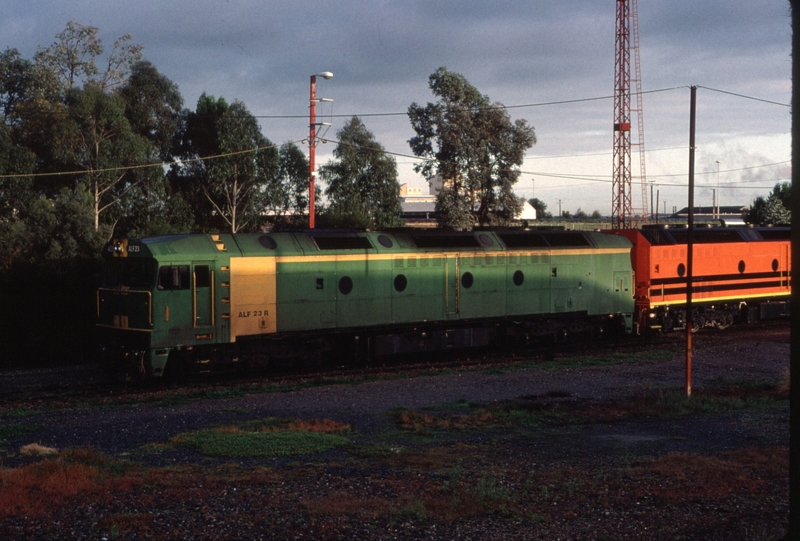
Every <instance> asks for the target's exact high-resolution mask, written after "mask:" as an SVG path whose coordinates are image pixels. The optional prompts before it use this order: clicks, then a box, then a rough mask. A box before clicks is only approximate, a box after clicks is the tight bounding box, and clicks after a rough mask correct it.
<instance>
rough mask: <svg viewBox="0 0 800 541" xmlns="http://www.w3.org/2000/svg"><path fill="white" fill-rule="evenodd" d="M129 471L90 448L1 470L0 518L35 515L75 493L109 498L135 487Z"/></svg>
mask: <svg viewBox="0 0 800 541" xmlns="http://www.w3.org/2000/svg"><path fill="white" fill-rule="evenodd" d="M130 469H131V466H130V465H128V464H120V463H118V462H117V461H113V460H110V459H108V458H106V457H104V456H102V455H98V454H96V453H95V452H94V451H93V450H91V449H66V450H64V451H62V452H61V453H59V454H58V456H57V457H55V458H48V459H45V460H43V461H42V462H37V463H34V464H29V465H27V466H23V467H20V468H13V469H2V470H0V489H2V490H0V516H26V515H35V516H38V515H41V514H43V513H44V512H46V511H47V510H48V509H49V508H52V507H54V506H57V505H60V504H61V503H63V502H64V501H66V500H67V499H68V498H70V497H73V496H76V495H78V494H91V495H92V496H94V497H95V498H98V499H102V498H104V497H110V495H111V494H114V493H116V492H119V491H121V490H126V489H129V488H130V487H131V486H134V485H136V484H138V481H137V480H136V479H134V478H133V477H130V476H129V475H127V473H128V472H129V471H130Z"/></svg>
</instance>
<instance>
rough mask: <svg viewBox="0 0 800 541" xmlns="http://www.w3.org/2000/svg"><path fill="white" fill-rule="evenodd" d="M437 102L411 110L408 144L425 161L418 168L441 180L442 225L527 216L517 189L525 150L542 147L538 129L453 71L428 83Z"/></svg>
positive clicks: (440, 71) (457, 226)
mask: <svg viewBox="0 0 800 541" xmlns="http://www.w3.org/2000/svg"><path fill="white" fill-rule="evenodd" d="M428 84H429V87H430V89H431V91H432V92H433V94H434V96H436V97H437V98H439V99H438V101H437V102H436V103H428V104H427V105H426V106H425V107H422V106H420V105H418V104H416V103H412V104H411V106H410V107H409V108H408V116H409V119H410V121H411V126H412V127H413V128H414V131H415V132H416V134H417V135H416V136H414V137H412V138H411V139H410V140H409V141H408V142H409V145H410V146H411V149H412V151H413V152H414V154H415V155H416V156H420V157H421V158H423V162H422V163H421V164H419V165H417V166H415V170H416V171H417V172H419V173H422V174H423V175H424V176H425V178H427V179H428V180H429V181H430V180H432V179H433V178H434V177H436V176H438V177H439V178H440V179H441V180H442V189H441V191H440V192H439V195H438V196H437V201H436V211H437V219H438V221H439V224H440V225H442V226H445V227H452V228H455V229H471V228H472V227H473V226H475V225H486V224H505V223H508V222H509V221H511V220H512V219H514V218H515V217H516V216H517V215H518V214H519V213H520V211H521V208H522V206H521V205H522V204H521V201H520V199H519V198H518V197H517V196H516V195H515V194H514V191H513V187H514V184H515V183H516V182H517V180H518V178H519V175H520V172H519V169H518V167H519V166H520V165H521V164H522V162H523V159H524V157H525V151H526V150H527V149H528V148H530V147H531V146H532V145H534V144H535V143H536V136H535V134H534V129H533V126H529V125H528V124H527V121H525V120H523V119H518V120H516V121H513V122H512V120H511V118H510V116H509V114H508V112H507V111H506V109H505V107H504V106H503V105H502V104H501V103H492V102H490V101H489V97H488V96H485V95H483V94H481V93H480V92H479V91H478V90H477V89H476V88H475V87H474V86H472V85H471V84H470V83H469V81H467V79H466V78H465V77H464V76H463V75H461V74H459V73H455V72H450V71H447V68H444V67H441V68H439V69H437V70H436V71H435V72H434V73H433V74H432V75H431V76H430V77H429V79H428Z"/></svg>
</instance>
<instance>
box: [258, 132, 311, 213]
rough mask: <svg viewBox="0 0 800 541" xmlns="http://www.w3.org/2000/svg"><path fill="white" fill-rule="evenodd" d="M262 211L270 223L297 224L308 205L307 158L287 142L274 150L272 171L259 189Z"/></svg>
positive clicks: (296, 147)
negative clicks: (276, 163) (274, 159)
mask: <svg viewBox="0 0 800 541" xmlns="http://www.w3.org/2000/svg"><path fill="white" fill-rule="evenodd" d="M262 195H263V203H264V211H265V212H266V213H267V214H268V215H269V217H270V218H269V219H270V221H272V223H273V226H277V227H291V226H299V225H300V224H301V222H303V221H304V220H305V217H304V216H303V213H304V211H305V210H306V209H307V208H308V158H306V155H305V154H304V153H303V151H302V150H300V148H299V147H298V146H297V145H296V144H294V143H291V142H287V143H284V144H282V145H281V147H280V149H279V150H278V166H277V168H276V170H275V174H274V175H273V176H272V177H271V178H270V179H269V182H268V183H267V184H266V185H265V186H264V188H263V194H262Z"/></svg>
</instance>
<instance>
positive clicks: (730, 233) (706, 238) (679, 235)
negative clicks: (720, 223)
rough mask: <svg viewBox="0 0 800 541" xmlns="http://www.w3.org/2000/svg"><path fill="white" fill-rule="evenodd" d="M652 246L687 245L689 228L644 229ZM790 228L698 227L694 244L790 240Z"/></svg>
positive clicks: (643, 231) (694, 231) (693, 235)
mask: <svg viewBox="0 0 800 541" xmlns="http://www.w3.org/2000/svg"><path fill="white" fill-rule="evenodd" d="M639 231H640V233H641V234H642V235H643V236H644V237H645V238H646V239H647V241H648V242H649V243H650V244H651V245H655V246H658V245H670V244H686V243H687V238H688V235H689V229H688V228H687V227H677V228H670V227H644V228H642V229H640V230H639ZM791 231H792V230H791V228H790V227H711V228H709V227H696V228H694V230H693V231H692V242H694V243H696V244H714V243H723V242H763V241H775V240H789V239H790V237H791Z"/></svg>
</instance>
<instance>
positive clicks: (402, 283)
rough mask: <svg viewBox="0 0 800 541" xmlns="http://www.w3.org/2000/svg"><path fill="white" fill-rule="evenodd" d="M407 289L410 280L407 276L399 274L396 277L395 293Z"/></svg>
mask: <svg viewBox="0 0 800 541" xmlns="http://www.w3.org/2000/svg"><path fill="white" fill-rule="evenodd" d="M406 287H408V279H407V278H406V275H405V274H398V275H397V276H395V277H394V289H395V291H405V290H406Z"/></svg>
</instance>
